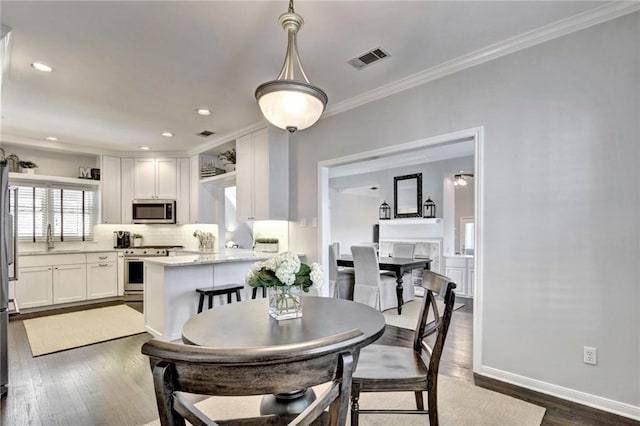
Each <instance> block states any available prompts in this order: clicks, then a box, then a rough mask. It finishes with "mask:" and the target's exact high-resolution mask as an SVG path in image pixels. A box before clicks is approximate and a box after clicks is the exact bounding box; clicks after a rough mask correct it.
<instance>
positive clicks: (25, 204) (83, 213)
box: [11, 185, 97, 242]
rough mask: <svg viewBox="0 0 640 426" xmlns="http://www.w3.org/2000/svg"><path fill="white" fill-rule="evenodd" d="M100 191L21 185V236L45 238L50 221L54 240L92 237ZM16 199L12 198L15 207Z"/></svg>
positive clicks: (19, 235)
mask: <svg viewBox="0 0 640 426" xmlns="http://www.w3.org/2000/svg"><path fill="white" fill-rule="evenodd" d="M96 197H97V193H96V191H95V190H93V189H86V188H79V187H72V186H68V187H64V186H56V187H54V186H49V187H42V186H22V185H19V186H18V238H19V239H21V240H31V241H33V242H36V241H44V240H46V238H47V226H48V225H49V224H51V231H52V234H53V239H54V241H89V240H93V226H94V225H95V224H96V220H97V202H96ZM14 202H15V200H13V199H12V200H11V208H13V204H14Z"/></svg>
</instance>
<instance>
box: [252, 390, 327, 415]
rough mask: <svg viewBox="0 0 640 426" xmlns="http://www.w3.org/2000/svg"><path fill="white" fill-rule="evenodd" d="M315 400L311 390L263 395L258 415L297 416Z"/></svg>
mask: <svg viewBox="0 0 640 426" xmlns="http://www.w3.org/2000/svg"><path fill="white" fill-rule="evenodd" d="M315 400H316V393H315V392H314V391H313V389H300V390H296V391H292V392H287V393H277V394H274V395H265V396H263V397H262V401H260V415H265V414H279V415H283V414H292V415H297V414H300V413H302V412H303V411H304V410H305V408H307V407H308V406H309V404H311V403H312V402H313V401H315Z"/></svg>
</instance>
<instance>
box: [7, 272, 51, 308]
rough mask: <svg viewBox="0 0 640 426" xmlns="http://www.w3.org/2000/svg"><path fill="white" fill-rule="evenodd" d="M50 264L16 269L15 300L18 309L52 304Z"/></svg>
mask: <svg viewBox="0 0 640 426" xmlns="http://www.w3.org/2000/svg"><path fill="white" fill-rule="evenodd" d="M52 269H53V267H52V266H31V267H22V268H19V269H18V273H19V276H18V281H16V295H15V300H16V302H17V304H18V306H19V307H20V309H26V308H35V307H38V306H46V305H51V304H53V275H52V273H51V270H52Z"/></svg>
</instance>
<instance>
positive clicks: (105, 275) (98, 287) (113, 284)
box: [87, 262, 118, 299]
mask: <svg viewBox="0 0 640 426" xmlns="http://www.w3.org/2000/svg"><path fill="white" fill-rule="evenodd" d="M117 294H118V263H117V262H106V263H88V264H87V299H100V298H102V297H111V296H116V295H117Z"/></svg>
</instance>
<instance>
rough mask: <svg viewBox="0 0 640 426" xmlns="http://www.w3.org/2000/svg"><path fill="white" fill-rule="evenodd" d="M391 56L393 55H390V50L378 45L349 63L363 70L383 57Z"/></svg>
mask: <svg viewBox="0 0 640 426" xmlns="http://www.w3.org/2000/svg"><path fill="white" fill-rule="evenodd" d="M389 56H391V55H389V52H387V51H386V50H384V49H382V48H381V47H376V48H375V49H373V50H370V51H368V52H366V53H363V54H362V55H359V56H358V57H357V58H353V59H351V60H350V61H347V63H349V64H351V65H353V67H354V68H356V69H359V70H361V69H363V68H365V67H368V66H369V65H371V64H375V63H376V62H379V61H381V60H382V59H385V58H388V57H389Z"/></svg>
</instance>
